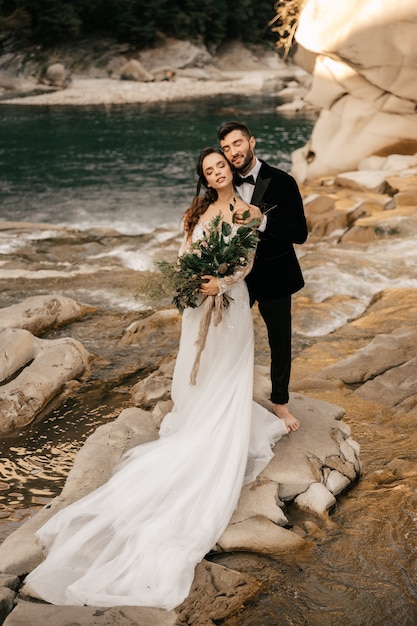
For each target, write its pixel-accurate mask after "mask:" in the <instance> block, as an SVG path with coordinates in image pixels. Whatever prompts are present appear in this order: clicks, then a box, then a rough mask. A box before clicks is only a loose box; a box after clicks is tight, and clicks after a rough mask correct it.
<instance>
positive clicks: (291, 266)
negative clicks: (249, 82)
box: [218, 122, 307, 431]
mask: <svg viewBox="0 0 417 626" xmlns="http://www.w3.org/2000/svg"><path fill="white" fill-rule="evenodd" d="M218 138H219V141H220V146H221V148H222V150H223V152H224V154H225V156H226V158H227V160H228V161H229V162H230V163H231V165H232V166H233V167H234V168H235V170H236V171H237V173H236V176H235V185H236V186H237V189H238V193H239V195H240V197H241V198H242V200H244V201H245V202H246V203H247V204H249V205H250V211H251V217H250V218H249V219H252V218H257V219H260V220H261V223H260V225H259V227H258V230H259V237H260V240H259V243H258V247H257V251H256V256H255V262H254V264H253V268H252V270H251V272H250V274H249V276H247V278H246V282H247V285H248V289H249V295H250V300H251V304H253V303H254V302H255V301H258V307H259V311H260V313H261V315H262V318H263V319H264V321H265V324H266V328H267V331H268V338H269V345H270V349H271V382H272V393H271V401H272V404H273V410H274V412H275V414H276V415H277V416H278V417H280V418H281V419H282V420H283V421H284V422H285V424H286V426H287V429H288V430H289V431H290V430H298V428H299V427H300V422H299V421H298V419H297V418H295V417H294V416H293V415H291V413H290V412H289V410H288V399H289V394H288V386H289V380H290V371H291V294H293V293H295V292H296V291H298V290H299V289H301V288H302V287H303V286H304V280H303V276H302V273H301V268H300V265H299V263H298V260H297V257H296V255H295V251H294V247H293V244H294V243H297V244H301V243H304V242H305V241H306V239H307V224H306V219H305V216H304V208H303V201H302V198H301V195H300V191H299V189H298V186H297V183H296V182H295V180H294V178H292V176H290V175H289V174H287V173H286V172H284V171H283V170H280V169H277V168H276V167H272V166H271V165H268V163H266V162H265V161H261V160H259V159H258V158H257V157H256V156H255V154H254V148H255V144H256V140H255V138H254V137H253V136H252V133H251V132H250V130H249V128H248V127H247V126H246V125H245V124H243V123H241V122H226V123H225V124H223V125H222V126H221V127H220V128H219V131H218ZM249 219H248V220H242V219H240V223H246V222H248V221H249Z"/></svg>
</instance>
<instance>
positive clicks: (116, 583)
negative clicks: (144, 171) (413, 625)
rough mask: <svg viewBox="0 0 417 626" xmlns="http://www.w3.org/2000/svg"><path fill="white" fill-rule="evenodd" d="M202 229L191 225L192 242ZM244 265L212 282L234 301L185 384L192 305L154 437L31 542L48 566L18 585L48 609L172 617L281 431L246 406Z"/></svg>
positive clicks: (248, 344) (195, 321)
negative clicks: (135, 610) (41, 549)
mask: <svg viewBox="0 0 417 626" xmlns="http://www.w3.org/2000/svg"><path fill="white" fill-rule="evenodd" d="M200 232H201V227H197V228H196V229H195V232H194V238H195V237H197V236H198V234H199V233H200ZM247 269H249V268H244V270H243V269H242V270H240V272H239V273H238V274H237V275H235V276H233V277H228V278H227V279H224V280H225V281H226V282H225V283H224V282H223V281H222V288H223V289H225V288H227V293H228V295H230V296H231V297H232V298H233V300H232V301H231V304H230V307H229V308H228V309H227V310H226V311H225V312H224V313H223V318H222V321H221V322H220V323H219V324H218V325H217V326H214V324H213V323H211V324H210V327H209V330H208V335H207V342H206V345H205V348H204V350H203V352H202V355H201V361H200V365H199V370H198V374H197V382H196V384H195V385H194V386H193V385H191V384H190V382H189V380H190V370H191V367H192V364H193V361H194V357H195V353H196V346H195V341H196V337H197V335H198V331H199V323H200V318H201V315H202V313H201V310H202V307H198V308H196V309H186V310H185V312H184V314H183V323H182V334H181V340H180V346H179V352H178V357H177V360H176V365H175V371H174V376H173V381H172V399H173V402H174V408H173V410H172V412H171V413H169V414H168V415H167V416H166V417H165V419H164V421H163V422H162V425H161V430H160V438H159V439H157V440H156V441H152V442H149V443H146V444H143V445H140V446H137V447H136V448H133V449H131V450H129V452H128V453H127V454H126V455H125V456H124V458H123V461H122V463H121V465H120V466H119V467H118V468H117V469H116V471H115V473H114V474H113V476H112V477H111V479H110V480H109V481H108V482H107V483H105V484H104V485H102V486H101V487H99V488H98V489H96V490H95V491H93V492H92V493H90V494H88V495H87V496H85V497H83V498H82V499H81V500H78V501H77V502H74V503H73V504H71V505H69V506H68V507H66V508H65V509H63V510H61V511H59V512H58V513H57V514H55V515H54V516H53V517H52V518H51V519H50V520H49V521H48V522H47V523H46V524H45V525H44V526H43V527H42V528H40V530H39V531H38V532H37V536H38V537H39V539H40V540H41V542H42V544H43V545H44V546H45V547H46V548H47V549H48V554H47V557H46V559H45V560H44V561H43V562H42V563H41V564H40V565H39V566H38V567H37V568H36V569H35V570H34V571H33V572H32V573H31V574H29V576H28V577H27V579H26V582H27V584H28V586H29V588H30V589H32V590H33V591H35V592H36V593H37V594H38V595H39V596H40V597H42V598H43V599H45V600H46V601H48V602H51V603H53V604H58V605H92V606H100V607H109V606H117V605H136V606H149V607H159V608H164V609H172V608H174V607H176V606H178V605H179V604H180V603H181V602H182V601H183V600H184V599H185V598H186V597H187V595H188V593H189V590H190V587H191V584H192V582H193V578H194V570H195V566H196V565H197V564H198V563H199V562H200V561H201V560H202V559H203V558H204V556H205V555H206V554H207V553H208V552H209V551H210V549H211V548H213V547H214V545H215V544H216V541H217V540H218V539H219V538H220V536H221V534H222V533H223V531H224V530H225V528H226V526H227V524H228V522H229V520H230V518H231V516H232V514H233V511H234V509H235V508H236V505H237V503H238V499H239V495H240V492H241V488H242V485H243V484H245V483H248V482H251V481H253V480H254V479H255V478H256V476H257V475H258V474H259V472H261V471H262V469H263V468H264V467H265V466H266V465H267V464H268V462H269V461H270V459H271V458H272V450H271V448H272V446H273V445H274V442H276V441H277V440H278V439H280V438H281V436H282V435H284V434H287V430H286V427H285V425H284V424H283V422H282V420H280V419H277V418H276V417H275V416H274V415H273V414H272V413H269V412H268V411H267V410H266V409H264V408H263V407H261V406H260V405H258V404H256V403H254V402H253V401H252V389H253V358H254V354H253V350H254V348H253V326H252V314H251V310H250V306H249V302H248V293H247V288H246V283H245V281H244V280H243V279H244V275H245V270H246V271H247Z"/></svg>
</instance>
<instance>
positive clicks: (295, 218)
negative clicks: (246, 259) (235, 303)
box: [246, 161, 308, 300]
mask: <svg viewBox="0 0 417 626" xmlns="http://www.w3.org/2000/svg"><path fill="white" fill-rule="evenodd" d="M261 162H262V166H261V169H260V171H259V174H258V177H257V180H256V185H255V189H254V192H253V195H252V200H251V204H255V205H256V206H259V208H260V209H261V211H262V213H264V214H265V213H266V214H267V216H268V220H267V226H266V229H265V232H263V233H259V235H260V241H259V243H258V247H257V250H256V255H255V261H254V264H253V268H252V270H251V272H250V273H249V275H248V276H247V278H246V282H247V284H248V288H249V293H250V295H251V298H252V299H253V300H272V299H274V298H280V297H282V296H286V295H290V294H292V293H295V292H296V291H298V290H299V289H301V288H302V287H303V286H304V279H303V275H302V272H301V268H300V264H299V263H298V260H297V257H296V254H295V251H294V246H293V244H294V243H297V244H301V243H304V242H305V241H306V239H307V234H308V232H307V223H306V219H305V215H304V207H303V201H302V198H301V194H300V191H299V189H298V185H297V183H296V182H295V180H294V178H293V177H292V176H290V174H287V173H286V172H284V171H283V170H280V169H278V168H276V167H272V166H271V165H268V163H266V162H265V161H261Z"/></svg>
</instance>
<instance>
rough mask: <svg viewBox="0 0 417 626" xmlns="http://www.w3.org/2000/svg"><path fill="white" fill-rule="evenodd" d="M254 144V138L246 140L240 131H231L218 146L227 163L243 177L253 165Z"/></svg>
mask: <svg viewBox="0 0 417 626" xmlns="http://www.w3.org/2000/svg"><path fill="white" fill-rule="evenodd" d="M255 143H256V142H255V138H254V137H250V138H249V139H248V138H247V137H246V136H245V135H244V134H243V133H242V131H241V130H232V132H231V133H229V134H228V135H226V136H225V137H223V139H222V140H221V141H220V146H221V149H222V150H223V152H224V154H225V156H226V158H227V160H228V161H229V163H231V164H232V165H233V166H234V167H235V168H236V169H237V171H238V172H240V173H241V174H243V175H245V174H246V173H247V172H249V170H251V169H252V167H253V166H254V165H255V155H254V152H253V149H254V147H255Z"/></svg>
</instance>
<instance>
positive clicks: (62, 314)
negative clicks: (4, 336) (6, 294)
mask: <svg viewBox="0 0 417 626" xmlns="http://www.w3.org/2000/svg"><path fill="white" fill-rule="evenodd" d="M96 310H97V309H95V308H94V307H92V306H90V305H88V304H82V303H79V302H76V301H75V300H73V299H72V298H67V297H65V296H60V295H53V294H52V295H44V296H31V297H29V298H27V299H26V300H24V301H23V302H19V303H18V304H13V305H11V306H8V307H5V308H3V309H0V328H25V329H26V330H30V332H31V333H33V334H34V335H36V334H41V333H42V332H44V331H45V330H47V329H49V328H51V327H52V326H59V325H61V324H63V323H65V322H69V321H72V320H76V319H80V318H81V317H83V316H84V315H87V314H88V313H92V312H94V311H96Z"/></svg>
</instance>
